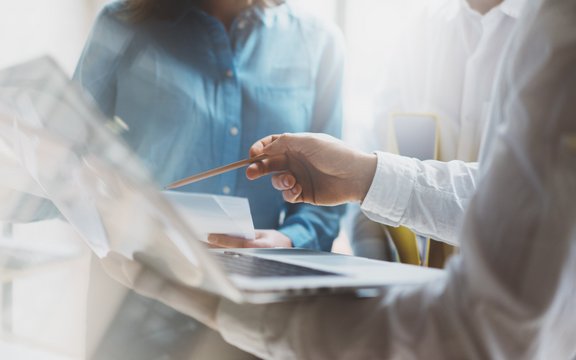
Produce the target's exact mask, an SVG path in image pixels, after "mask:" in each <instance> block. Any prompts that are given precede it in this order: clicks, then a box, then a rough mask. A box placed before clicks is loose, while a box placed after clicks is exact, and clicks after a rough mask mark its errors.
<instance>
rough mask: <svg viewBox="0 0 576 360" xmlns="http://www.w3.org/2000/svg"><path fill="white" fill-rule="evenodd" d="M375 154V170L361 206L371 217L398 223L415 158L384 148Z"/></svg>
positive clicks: (410, 186)
mask: <svg viewBox="0 0 576 360" xmlns="http://www.w3.org/2000/svg"><path fill="white" fill-rule="evenodd" d="M376 155H377V156H378V164H377V166H376V173H375V174H374V179H373V180H372V185H371V186H370V190H369V191H368V194H366V197H365V198H364V201H363V202H362V207H361V209H362V211H363V212H364V213H365V214H366V216H368V217H369V218H370V219H371V220H374V221H378V222H381V223H384V224H386V225H390V226H399V225H401V223H402V219H403V217H404V214H405V212H406V208H407V207H408V204H409V201H410V198H411V197H412V192H413V190H414V184H415V181H416V174H417V164H416V163H415V161H416V160H415V159H411V158H407V157H403V156H399V155H395V154H390V153H385V152H376Z"/></svg>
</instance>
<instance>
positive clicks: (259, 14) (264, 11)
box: [240, 1, 288, 27]
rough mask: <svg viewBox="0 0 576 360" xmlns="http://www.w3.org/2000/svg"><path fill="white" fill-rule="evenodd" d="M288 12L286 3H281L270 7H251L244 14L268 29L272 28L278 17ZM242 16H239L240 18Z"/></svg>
mask: <svg viewBox="0 0 576 360" xmlns="http://www.w3.org/2000/svg"><path fill="white" fill-rule="evenodd" d="M287 11H288V6H287V4H286V1H283V2H282V3H281V4H279V5H276V6H271V7H262V6H258V5H254V6H251V7H250V8H248V9H247V10H246V14H250V15H253V17H254V18H255V19H257V20H259V21H260V22H262V24H264V25H265V26H267V27H269V26H272V25H273V24H274V23H275V22H276V21H277V20H278V17H280V16H282V15H284V14H286V12H287ZM242 15H243V14H240V16H242Z"/></svg>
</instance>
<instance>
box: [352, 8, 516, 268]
mask: <svg viewBox="0 0 576 360" xmlns="http://www.w3.org/2000/svg"><path fill="white" fill-rule="evenodd" d="M524 3H525V0H505V1H502V0H434V1H427V2H426V3H425V4H424V5H423V7H422V8H421V11H419V12H418V13H415V14H413V16H412V17H411V24H412V26H406V29H407V31H408V32H409V34H408V36H407V39H406V41H404V42H403V46H402V47H401V49H399V50H398V54H399V55H398V56H396V57H395V58H394V59H392V61H391V64H390V66H389V67H388V68H387V69H386V70H385V74H384V79H383V81H382V83H383V87H382V89H381V91H380V92H379V94H378V95H377V97H376V101H375V109H376V111H375V116H374V129H372V131H371V132H370V135H369V137H372V141H371V143H372V144H371V148H370V149H369V150H374V149H379V150H383V151H393V148H392V146H391V144H389V143H388V139H389V134H388V133H389V131H388V129H389V122H390V119H391V115H392V114H394V113H396V114H402V113H421V114H433V115H435V116H436V117H437V119H438V131H439V134H438V140H439V148H438V158H437V160H440V161H451V160H461V162H454V163H451V164H442V163H437V162H418V161H416V160H414V159H409V158H402V159H399V158H398V157H397V156H386V157H385V158H384V159H383V161H386V163H388V164H389V165H388V167H389V168H390V172H391V173H392V175H391V176H389V177H387V178H386V179H385V183H384V184H382V185H383V187H384V188H386V189H387V190H388V192H387V195H385V196H386V197H385V198H383V199H382V201H386V204H388V210H387V211H386V213H385V214H383V217H384V219H382V220H383V224H386V225H390V226H399V225H404V226H407V227H409V228H411V229H413V230H415V231H416V232H417V233H419V234H422V235H425V236H432V237H433V238H434V239H438V240H442V241H444V242H447V243H450V244H454V245H455V244H457V239H456V238H455V233H454V231H453V229H456V228H457V227H456V226H454V225H453V223H454V222H456V223H459V221H460V220H461V217H462V213H463V210H464V208H465V207H466V205H467V203H468V201H469V199H470V195H471V194H472V193H473V191H469V190H470V189H471V188H472V189H473V188H475V186H476V183H475V182H474V181H473V180H474V176H468V175H470V174H475V172H476V164H466V162H476V161H477V160H478V153H479V149H480V144H481V142H482V136H483V134H484V131H485V126H486V118H487V114H488V111H489V108H490V104H491V102H492V98H493V96H492V92H493V91H492V90H493V86H494V79H495V75H496V70H497V67H498V64H499V63H500V60H501V59H502V56H503V55H504V53H505V51H504V50H505V48H506V45H507V44H508V41H509V39H510V36H511V34H512V30H513V29H514V26H515V25H516V23H517V21H518V18H519V16H520V13H521V11H522V8H523V6H524ZM462 175H463V176H462ZM438 186H440V187H441V188H448V189H451V188H456V189H457V191H455V192H450V194H452V195H454V196H456V197H457V198H456V199H445V198H435V199H433V201H429V200H428V199H427V196H428V194H429V193H430V192H429V189H431V188H436V187H438ZM410 195H413V196H410ZM434 195H438V193H437V192H434ZM446 200H448V201H449V202H450V204H451V205H455V206H453V207H452V206H449V207H447V208H446V207H444V206H438V207H433V208H427V209H425V210H423V209H422V206H423V204H430V203H435V202H436V201H440V203H439V204H445V203H446ZM454 200H456V201H454ZM435 209H442V211H441V212H439V211H435ZM387 237H388V232H387V231H386V228H385V226H384V225H382V224H380V223H375V222H373V221H371V220H370V219H368V218H367V217H366V216H365V215H364V214H363V213H362V212H360V211H358V212H357V213H356V215H355V219H354V225H353V232H352V236H351V241H352V247H353V249H354V253H355V254H356V255H359V256H367V257H373V258H383V259H385V260H390V259H391V257H390V254H393V252H391V251H389V250H388V249H389V247H390V245H389V242H388V241H386V240H387Z"/></svg>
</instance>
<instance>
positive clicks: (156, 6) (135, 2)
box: [123, 0, 285, 22]
mask: <svg viewBox="0 0 576 360" xmlns="http://www.w3.org/2000/svg"><path fill="white" fill-rule="evenodd" d="M205 1H208V0H124V9H123V15H124V16H125V17H126V18H127V19H128V20H131V21H133V22H139V21H143V20H146V19H149V18H159V19H170V18H173V17H176V16H178V14H180V12H181V11H182V10H183V9H185V8H186V7H187V6H189V5H191V4H201V3H203V2H205ZM238 1H242V0H238ZM244 1H245V2H246V3H247V4H252V3H253V4H255V5H258V6H262V7H272V6H276V5H280V4H282V3H283V2H284V1H285V0H244Z"/></svg>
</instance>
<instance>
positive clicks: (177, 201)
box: [164, 191, 256, 241]
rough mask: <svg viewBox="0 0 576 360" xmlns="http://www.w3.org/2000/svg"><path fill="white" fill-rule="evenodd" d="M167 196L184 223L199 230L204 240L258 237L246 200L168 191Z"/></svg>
mask: <svg viewBox="0 0 576 360" xmlns="http://www.w3.org/2000/svg"><path fill="white" fill-rule="evenodd" d="M164 195H165V197H166V198H167V199H168V200H169V201H170V202H171V203H172V204H173V205H174V207H175V208H176V209H177V210H178V211H179V213H180V214H181V215H182V217H183V218H184V220H185V221H186V222H188V223H189V224H191V226H192V227H194V228H195V229H197V230H198V232H199V233H200V234H201V236H202V240H204V241H206V240H207V239H208V234H227V235H231V236H238V237H242V238H245V239H254V238H255V236H256V234H255V232H254V224H253V223H252V215H251V214H250V206H249V203H248V199H246V198H241V197H235V196H219V195H211V194H198V193H184V192H178V191H165V192H164Z"/></svg>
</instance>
